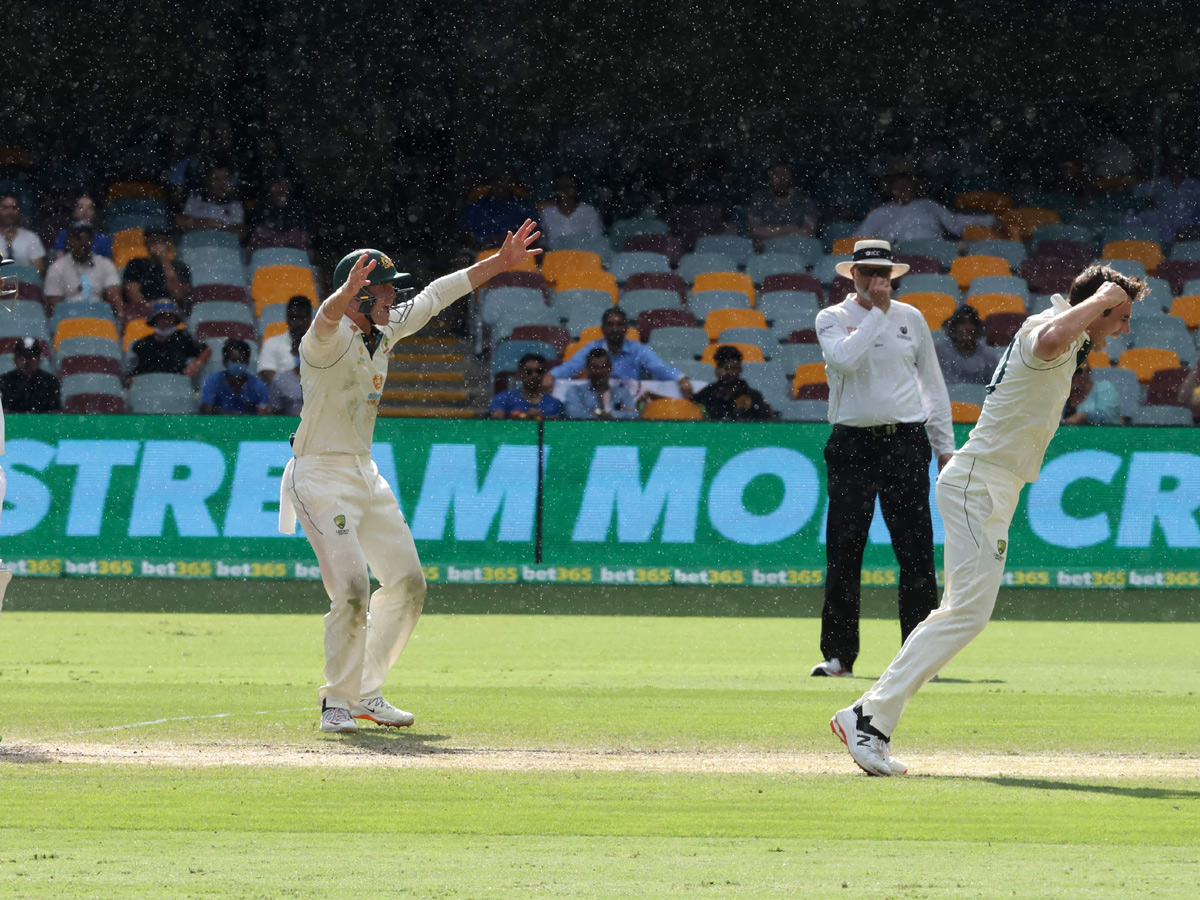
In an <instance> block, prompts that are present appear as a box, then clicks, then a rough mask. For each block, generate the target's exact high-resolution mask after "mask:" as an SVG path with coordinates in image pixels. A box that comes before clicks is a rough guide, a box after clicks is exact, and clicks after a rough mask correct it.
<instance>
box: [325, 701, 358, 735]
mask: <svg viewBox="0 0 1200 900" xmlns="http://www.w3.org/2000/svg"><path fill="white" fill-rule="evenodd" d="M321 730H322V731H324V732H325V733H326V734H358V723H357V722H355V721H354V717H353V716H352V715H350V710H348V709H342V708H341V707H340V706H326V707H325V708H324V709H322V710H321Z"/></svg>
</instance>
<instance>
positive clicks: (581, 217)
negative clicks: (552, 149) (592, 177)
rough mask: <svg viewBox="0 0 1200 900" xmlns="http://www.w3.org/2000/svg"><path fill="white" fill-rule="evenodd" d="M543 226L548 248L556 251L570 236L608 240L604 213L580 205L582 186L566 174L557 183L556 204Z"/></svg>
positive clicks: (544, 217) (546, 211)
mask: <svg viewBox="0 0 1200 900" xmlns="http://www.w3.org/2000/svg"><path fill="white" fill-rule="evenodd" d="M539 224H540V225H541V228H542V237H543V238H544V239H545V241H546V246H547V247H549V248H550V249H551V250H554V249H556V248H557V247H558V245H559V241H560V239H561V238H563V237H564V236H566V235H568V234H585V235H587V236H588V237H603V236H604V223H603V222H601V221H600V213H598V212H596V207H594V206H592V205H591V204H590V203H583V202H581V201H580V199H579V184H578V183H577V182H576V181H575V176H574V175H569V174H565V173H564V174H562V175H559V176H558V178H556V179H555V181H554V203H553V204H551V205H550V206H547V207H545V208H544V209H543V210H542V216H541V220H540V222H539Z"/></svg>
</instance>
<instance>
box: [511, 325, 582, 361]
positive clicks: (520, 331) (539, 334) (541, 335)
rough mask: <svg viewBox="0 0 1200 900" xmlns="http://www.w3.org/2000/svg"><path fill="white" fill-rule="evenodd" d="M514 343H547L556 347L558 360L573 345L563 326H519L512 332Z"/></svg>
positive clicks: (555, 351) (555, 353) (555, 355)
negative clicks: (568, 346) (569, 345)
mask: <svg viewBox="0 0 1200 900" xmlns="http://www.w3.org/2000/svg"><path fill="white" fill-rule="evenodd" d="M512 338H513V340H514V341H545V342H546V343H547V344H550V345H551V346H553V347H554V358H555V359H558V358H560V357H561V356H562V354H563V352H564V351H565V350H566V349H567V345H568V344H570V343H571V335H570V334H569V333H568V332H567V329H565V328H563V327H562V326H561V325H518V326H517V327H516V328H514V329H513V330H512Z"/></svg>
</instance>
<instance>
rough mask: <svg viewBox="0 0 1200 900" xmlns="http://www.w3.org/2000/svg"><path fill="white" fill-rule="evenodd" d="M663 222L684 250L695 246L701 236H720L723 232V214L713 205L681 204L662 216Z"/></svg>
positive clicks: (719, 208)
mask: <svg viewBox="0 0 1200 900" xmlns="http://www.w3.org/2000/svg"><path fill="white" fill-rule="evenodd" d="M663 221H665V222H666V223H667V227H668V228H670V229H671V233H672V234H677V235H679V239H680V241H682V243H683V248H684V250H688V251H690V250H691V249H692V247H694V246H695V245H696V238H698V237H700V235H702V234H722V233H723V232H724V231H725V213H724V212H723V211H722V209H721V207H719V206H717V205H716V204H714V203H681V204H679V205H678V206H673V207H671V208H670V209H668V210H667V211H666V213H665V214H664V215H663Z"/></svg>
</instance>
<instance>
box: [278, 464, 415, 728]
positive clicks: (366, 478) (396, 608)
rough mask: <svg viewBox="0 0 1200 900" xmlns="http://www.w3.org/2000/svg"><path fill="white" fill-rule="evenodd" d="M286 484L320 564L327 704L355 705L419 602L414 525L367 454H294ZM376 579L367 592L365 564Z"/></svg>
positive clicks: (372, 691)
mask: <svg viewBox="0 0 1200 900" xmlns="http://www.w3.org/2000/svg"><path fill="white" fill-rule="evenodd" d="M283 482H284V489H285V490H286V491H287V492H288V495H289V499H290V500H291V502H292V504H293V505H294V506H295V510H296V518H297V519H299V520H300V525H301V527H302V528H303V529H304V535H305V537H307V538H308V542H309V543H310V544H311V545H312V548H313V551H314V552H315V553H316V555H317V562H318V564H319V565H320V567H321V581H322V582H323V583H324V585H325V593H327V594H328V595H329V612H328V613H326V615H325V686H324V687H322V688H321V690H320V691H319V696H320V698H321V702H322V703H323V704H325V705H327V706H340V707H342V708H344V709H353V708H354V707H355V706H357V705H358V702H359V700H367V699H370V698H373V697H380V696H382V689H383V682H384V681H385V680H386V679H387V675H388V671H389V670H390V669H391V668H392V666H393V665H394V664H395V662H396V660H397V659H399V658H400V654H401V652H402V651H403V650H404V645H405V644H407V643H408V638H409V636H410V635H411V634H412V631H413V628H415V627H416V625H417V619H418V618H420V616H421V607H422V606H424V603H425V576H424V575H423V574H422V572H421V561H420V559H419V558H418V557H417V547H416V544H414V543H413V538H412V532H410V531H409V530H408V523H407V522H405V521H404V515H403V514H402V513H401V512H400V506H399V504H398V503H397V502H396V497H395V495H394V494H393V493H392V489H391V488H390V487H389V486H388V483H387V481H386V480H384V478H383V477H382V476H381V475H380V474H379V469H378V468H377V467H376V465H375V463H374V462H372V461H371V459H370V458H369V457H355V456H350V455H341V454H336V455H334V454H328V455H321V456H301V457H296V458H293V459H292V460H291V461H290V462H289V463H288V464H287V467H286V468H285V469H284V472H283ZM368 566H369V567H370V572H371V573H373V574H374V575H375V578H376V580H377V581H378V582H379V589H378V590H376V591H375V592H374V593H373V594H372V593H371V581H370V576H369V574H368V570H367V567H368Z"/></svg>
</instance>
